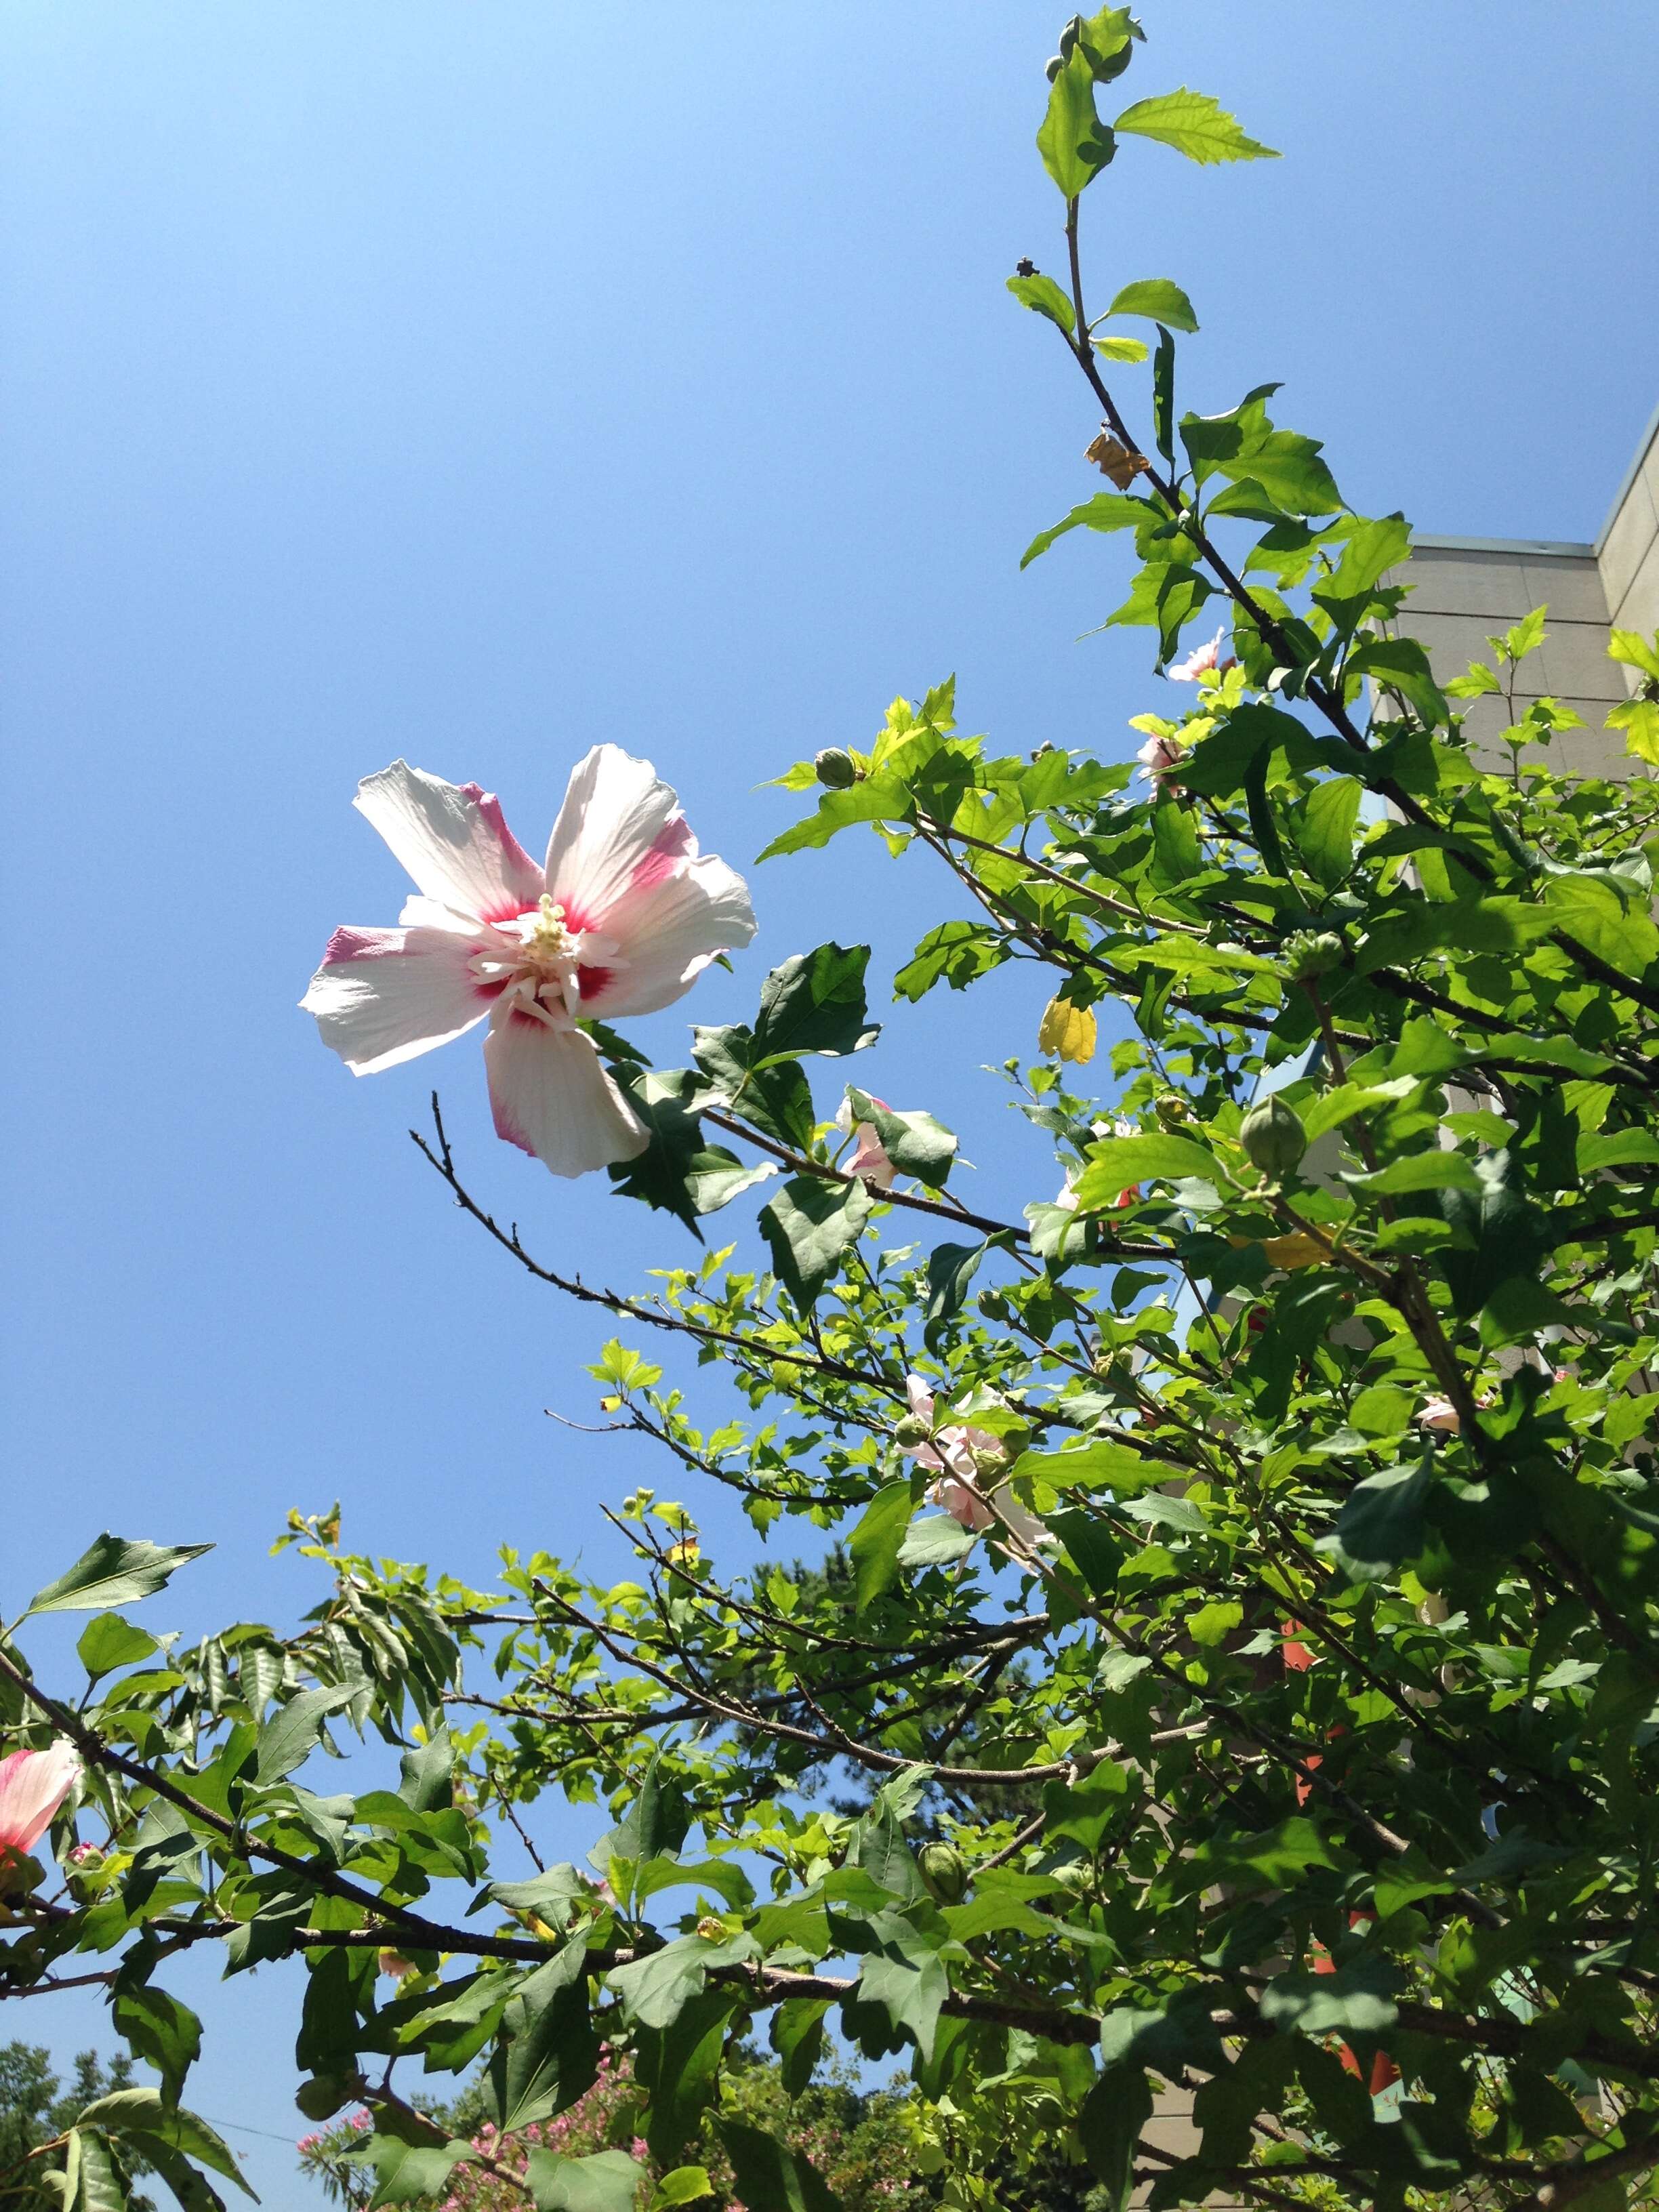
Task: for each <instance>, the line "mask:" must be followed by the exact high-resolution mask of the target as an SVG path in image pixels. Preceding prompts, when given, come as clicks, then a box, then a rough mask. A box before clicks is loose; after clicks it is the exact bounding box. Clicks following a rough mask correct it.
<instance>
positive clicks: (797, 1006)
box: [755, 944, 881, 1058]
mask: <svg viewBox="0 0 1659 2212" xmlns="http://www.w3.org/2000/svg"><path fill="white" fill-rule="evenodd" d="M869 964H870V948H869V946H868V945H833V944H832V945H818V946H817V948H816V950H814V951H811V952H797V953H795V954H794V955H793V957H791V958H789V959H787V960H786V961H784V962H783V963H782V964H781V966H780V967H776V968H775V969H773V970H772V972H771V974H770V975H769V976H768V977H767V979H766V981H764V982H763V984H762V985H761V988H760V1012H758V1013H757V1015H756V1017H755V1050H756V1056H757V1058H766V1057H769V1056H770V1055H772V1054H777V1053H802V1052H817V1053H828V1054H832V1055H835V1056H837V1057H839V1056H840V1055H841V1054H844V1053H849V1052H858V1051H860V1050H861V1049H862V1048H863V1047H864V1046H866V1045H867V1044H871V1043H873V1042H874V1041H875V1039H876V1038H877V1037H878V1036H879V1035H880V1033H881V1032H880V1030H879V1027H878V1024H875V1023H873V1022H872V1021H871V1020H870V1019H869V1018H868V1015H867V1011H866V1000H865V990H864V972H865V969H866V968H867V967H868V966H869Z"/></svg>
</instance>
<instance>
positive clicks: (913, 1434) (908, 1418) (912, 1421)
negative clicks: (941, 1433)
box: [893, 1413, 933, 1451]
mask: <svg viewBox="0 0 1659 2212" xmlns="http://www.w3.org/2000/svg"><path fill="white" fill-rule="evenodd" d="M932 1433H933V1431H931V1430H930V1429H929V1427H928V1425H927V1422H926V1421H924V1420H923V1419H922V1418H921V1414H920V1413H905V1414H903V1415H902V1417H901V1418H900V1419H898V1420H896V1422H895V1423H894V1424H893V1438H894V1441H895V1443H896V1444H897V1445H898V1447H899V1449H900V1450H901V1451H914V1450H915V1448H916V1446H917V1445H918V1444H925V1443H927V1439H928V1437H929V1436H931V1435H932Z"/></svg>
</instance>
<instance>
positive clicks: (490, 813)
mask: <svg viewBox="0 0 1659 2212" xmlns="http://www.w3.org/2000/svg"><path fill="white" fill-rule="evenodd" d="M356 806H357V808H358V811H360V812H361V813H362V814H364V815H366V816H367V817H368V819H369V821H370V822H371V823H373V824H374V827H375V829H378V830H379V831H380V835H381V836H382V837H384V838H385V840H386V843H387V844H388V845H389V846H390V847H391V848H392V852H393V854H395V855H396V856H397V858H398V860H400V861H401V862H402V863H403V865H404V867H405V868H406V869H407V870H408V872H409V873H410V876H411V877H412V878H414V880H415V884H416V890H417V893H418V896H416V897H414V898H411V899H410V900H409V901H408V902H406V903H405V905H404V910H403V913H402V915H400V916H399V917H398V927H397V928H396V929H359V928H346V929H337V930H336V931H335V933H334V934H333V936H332V937H331V939H329V943H328V948H327V950H326V951H325V953H324V954H323V964H322V966H321V967H320V968H319V969H318V970H317V973H316V974H315V975H313V977H312V979H311V987H310V989H309V990H308V991H307V993H306V995H305V997H304V998H303V999H302V1000H301V1006H303V1007H304V1008H305V1009H306V1011H307V1012H308V1013H312V1014H314V1015H315V1016H316V1018H317V1027H318V1029H319V1032H320V1033H321V1036H322V1039H323V1042H324V1043H325V1044H326V1045H328V1046H330V1047H331V1048H332V1049H333V1050H334V1051H336V1052H337V1053H338V1054H339V1055H340V1057H341V1058H342V1059H343V1060H344V1061H345V1063H346V1065H347V1066H348V1067H349V1068H350V1069H351V1071H352V1072H353V1073H354V1074H356V1075H368V1074H372V1073H374V1072H375V1071H377V1070H378V1069H380V1068H383V1067H396V1066H398V1064H399V1063H400V1062H401V1061H404V1060H412V1059H414V1058H415V1057H416V1055H417V1054H420V1053H423V1052H430V1051H431V1050H432V1049H433V1048H434V1047H435V1046H436V1045H441V1044H447V1043H448V1042H449V1041H450V1039H451V1038H452V1037H458V1036H461V1035H462V1034H463V1033H464V1032H465V1031H466V1030H470V1029H472V1028H475V1027H476V1026H477V1024H478V1023H480V1022H483V1021H488V1023H489V1035H488V1036H487V1037H486V1038H485V1040H484V1066H485V1068H486V1071H487V1073H488V1075H489V1097H490V1103H491V1105H492V1107H493V1108H494V1109H495V1128H496V1132H497V1133H498V1134H499V1135H501V1136H502V1137H505V1138H506V1139H507V1141H508V1143H509V1144H514V1145H518V1146H520V1147H521V1148H522V1150H524V1151H525V1152H533V1153H534V1154H535V1156H536V1158H538V1159H539V1160H541V1161H543V1162H544V1164H546V1165H547V1166H548V1167H549V1168H550V1169H551V1170H552V1171H553V1173H554V1174H555V1175H560V1176H578V1175H585V1174H586V1173H587V1172H588V1171H589V1170H591V1169H594V1168H601V1167H607V1166H609V1165H610V1164H611V1163H612V1162H613V1161H617V1160H628V1159H633V1158H635V1156H636V1155H637V1154H639V1153H640V1152H643V1151H644V1150H645V1148H646V1146H647V1143H648V1142H649V1136H648V1133H647V1130H646V1128H645V1126H644V1124H643V1123H642V1122H641V1120H640V1118H639V1116H638V1115H637V1114H635V1111H634V1109H633V1107H632V1106H631V1105H630V1104H629V1102H628V1100H627V1099H626V1098H625V1097H623V1094H622V1092H621V1091H619V1090H618V1088H617V1085H616V1083H615V1082H614V1081H613V1080H612V1079H611V1076H610V1074H609V1073H607V1072H606V1070H605V1066H604V1065H603V1063H602V1062H601V1060H600V1059H599V1053H598V1050H597V1048H595V1046H594V1044H593V1043H592V1040H591V1039H590V1038H589V1037H588V1036H586V1035H585V1034H584V1033H583V1031H582V1030H580V1029H578V1028H577V1026H576V1024H577V1022H578V1020H579V1019H590V1018H591V1019H594V1020H598V1021H604V1022H611V1021H615V1020H618V1019H623V1018H627V1017H628V1016H629V1015H633V1014H650V1013H655V1012H658V1011H659V1009H660V1008H662V1007H664V1006H671V1005H672V1004H673V1002H674V1001H675V1000H676V999H678V998H679V997H681V996H682V995H683V994H684V992H686V991H688V990H689V989H690V987H691V985H692V983H693V982H694V981H696V977H697V976H698V975H700V974H701V973H702V970H703V969H705V968H706V967H707V966H708V963H709V962H710V961H711V960H713V959H714V957H715V955H716V954H717V953H720V952H725V951H732V950H734V949H736V948H737V947H738V946H740V945H747V944H748V942H749V940H750V938H751V937H753V935H754V933H755V915H754V909H753V908H752V907H751V906H750V902H749V892H748V889H747V887H746V886H745V884H744V881H743V878H742V877H741V876H739V875H738V874H737V873H736V872H735V871H734V870H733V869H732V868H729V867H728V866H726V863H725V861H724V860H718V859H716V858H715V857H714V854H703V853H699V852H698V850H697V841H696V838H695V837H694V836H692V834H691V831H690V829H689V828H688V826H687V824H686V820H685V817H684V814H682V813H681V811H680V809H679V801H678V798H677V797H676V795H675V793H674V792H673V791H672V790H671V788H670V787H669V786H668V785H667V784H665V783H664V782H662V781H659V778H658V776H657V774H656V771H655V770H654V769H653V768H652V767H651V765H650V763H648V762H646V761H640V760H635V759H634V758H633V757H632V756H631V755H630V754H629V753H625V752H623V750H621V749H620V748H619V747H618V746H616V745H595V746H594V748H593V750H592V751H591V752H590V753H589V754H588V755H587V756H586V758H585V759H584V760H581V761H580V762H579V763H577V765H576V766H575V768H574V769H572V771H571V775H570V782H569V786H568V789H567V791H566V793H565V798H564V804H563V805H562V807H561V808H560V810H559V818H558V820H557V821H556V823H554V825H553V836H552V839H551V842H550V844H549V846H548V848H547V861H546V865H545V866H544V867H538V866H537V864H536V862H535V861H534V860H532V859H531V857H530V855H529V854H528V853H526V851H525V850H524V848H523V847H522V846H521V845H520V843H519V842H518V840H517V839H516V838H515V837H514V836H513V833H512V831H511V830H510V829H508V828H507V823H506V822H505V820H504V819H503V818H502V815H501V804H500V802H499V800H497V799H495V798H493V797H492V796H491V795H490V794H489V793H487V792H483V791H481V790H480V789H479V787H478V786H477V784H476V783H468V784H460V785H456V784H453V783H445V782H443V781H441V779H440V778H439V777H437V776H435V775H425V774H424V773H423V772H422V770H421V769H413V768H410V766H409V765H408V764H407V763H406V762H404V761H394V762H393V763H392V766H391V767H390V768H387V769H381V770H380V773H379V775H371V776H368V777H367V778H366V779H365V780H364V781H363V782H362V784H360V785H359V787H358V790H357V797H356Z"/></svg>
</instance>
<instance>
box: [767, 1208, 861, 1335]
mask: <svg viewBox="0 0 1659 2212" xmlns="http://www.w3.org/2000/svg"><path fill="white" fill-rule="evenodd" d="M870 1206H871V1200H870V1194H869V1193H868V1192H867V1191H866V1189H865V1188H864V1186H863V1184H862V1183H857V1182H852V1183H847V1182H828V1181H826V1180H824V1179H823V1178H822V1177H820V1176H797V1177H796V1178H795V1180H794V1181H793V1182H787V1183H785V1184H784V1186H783V1188H782V1189H781V1190H780V1191H778V1192H777V1193H776V1194H775V1196H774V1197H773V1199H772V1200H771V1203H770V1204H769V1205H768V1206H763V1208H762V1209H761V1215H760V1225H761V1232H762V1234H763V1236H764V1237H765V1238H766V1242H767V1243H768V1245H769V1248H770V1249H771V1254H772V1265H773V1267H774V1268H775V1270H776V1272H777V1275H778V1278H779V1280H780V1281H781V1283H782V1284H783V1286H784V1288H785V1289H786V1290H787V1291H788V1293H789V1295H790V1297H792V1298H793V1300H794V1302H795V1304H796V1306H797V1308H798V1309H799V1311H801V1312H802V1313H809V1312H810V1311H811V1309H812V1307H813V1306H814V1305H816V1304H817V1297H818V1293H819V1291H822V1290H823V1286H824V1285H825V1284H826V1283H827V1282H828V1281H829V1279H830V1278H831V1276H832V1275H834V1274H835V1273H836V1270H837V1269H838V1268H839V1267H840V1266H841V1263H842V1259H843V1257H844V1256H845V1255H846V1253H847V1252H848V1249H849V1248H850V1247H851V1246H852V1245H853V1244H854V1243H856V1242H857V1239H858V1235H859V1231H860V1230H861V1229H862V1228H863V1226H864V1225H865V1223H866V1221H867V1220H868V1219H869V1218H870Z"/></svg>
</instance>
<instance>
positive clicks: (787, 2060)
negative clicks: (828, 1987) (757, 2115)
mask: <svg viewBox="0 0 1659 2212" xmlns="http://www.w3.org/2000/svg"><path fill="white" fill-rule="evenodd" d="M828 2011H829V1998H828V1997H789V1998H787V1999H786V2000H785V2002H783V2003H782V2004H781V2005H780V2006H779V2007H778V2008H777V2010H776V2011H775V2013H774V2014H773V2015H772V2027H771V2033H770V2041H771V2045H772V2048H773V2050H774V2051H776V2053H777V2054H778V2059H779V2064H780V2070H781V2075H782V2079H783V2087H784V2093H785V2094H786V2095H787V2096H790V2097H799V2094H800V2093H801V2091H802V2090H803V2089H804V2088H805V2087H806V2085H807V2083H808V2082H809V2081H811V2078H812V2069H813V2068H814V2067H815V2066H816V2065H817V2063H818V2060H819V2058H820V2057H822V2056H823V2022H824V2015H826V2014H827V2013H828Z"/></svg>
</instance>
